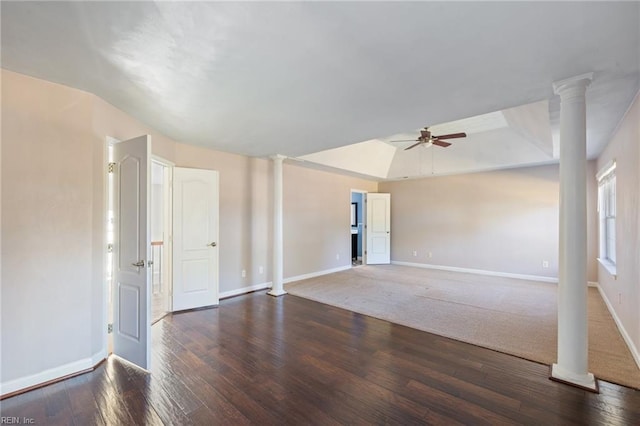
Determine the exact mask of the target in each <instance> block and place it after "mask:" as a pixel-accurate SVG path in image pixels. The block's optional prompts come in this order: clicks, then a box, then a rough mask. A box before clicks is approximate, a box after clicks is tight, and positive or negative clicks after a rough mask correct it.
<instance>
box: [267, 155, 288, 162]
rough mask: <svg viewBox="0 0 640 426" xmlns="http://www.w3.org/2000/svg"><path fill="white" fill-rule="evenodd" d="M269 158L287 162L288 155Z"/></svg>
mask: <svg viewBox="0 0 640 426" xmlns="http://www.w3.org/2000/svg"><path fill="white" fill-rule="evenodd" d="M269 158H271V159H272V160H280V161H282V160H286V159H287V158H288V157H287V156H286V155H282V154H275V155H272V156H270V157H269Z"/></svg>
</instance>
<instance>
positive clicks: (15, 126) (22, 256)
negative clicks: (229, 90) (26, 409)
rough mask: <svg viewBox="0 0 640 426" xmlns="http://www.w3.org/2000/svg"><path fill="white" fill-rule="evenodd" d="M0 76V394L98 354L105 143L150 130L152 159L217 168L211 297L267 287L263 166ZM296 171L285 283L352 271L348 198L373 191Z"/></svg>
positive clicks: (267, 167)
mask: <svg viewBox="0 0 640 426" xmlns="http://www.w3.org/2000/svg"><path fill="white" fill-rule="evenodd" d="M1 78H2V89H3V90H2V111H1V113H2V124H3V126H2V167H1V179H0V181H1V185H2V188H1V192H0V194H1V197H2V199H1V202H2V215H1V220H2V230H3V232H2V236H1V242H0V243H1V247H2V270H1V289H0V290H1V295H2V300H1V319H2V321H1V330H0V331H1V336H0V344H1V347H2V360H1V365H0V370H1V371H0V382H1V383H2V385H3V390H2V391H3V392H4V391H5V390H4V389H5V385H6V384H7V383H11V384H12V385H13V384H15V383H17V382H19V383H27V382H29V381H31V382H32V383H29V384H35V383H37V380H38V378H41V377H43V376H42V375H43V374H44V373H43V372H45V373H46V370H50V371H49V373H50V374H51V375H52V377H51V378H53V377H56V376H55V374H56V372H60V371H67V372H73V371H77V370H78V369H82V368H86V367H87V366H88V365H89V364H90V363H91V362H93V361H95V360H96V359H97V358H99V357H100V356H101V355H102V354H103V353H104V346H105V341H104V330H105V326H106V324H105V311H104V303H105V302H104V301H105V295H106V292H105V283H104V275H105V269H104V247H105V210H106V207H105V201H106V200H105V180H106V162H107V159H106V143H105V139H106V136H111V137H114V138H116V139H119V140H126V139H129V138H133V137H135V136H139V135H141V134H150V135H151V136H152V147H153V148H152V151H153V153H154V155H158V156H160V157H163V158H165V159H167V160H169V161H172V162H174V163H175V164H176V165H177V166H183V167H198V168H204V169H212V170H218V171H219V172H220V241H219V244H220V291H221V292H227V291H234V290H239V289H242V288H245V287H248V286H252V285H259V284H261V283H267V282H269V281H270V280H271V268H272V257H271V250H272V243H271V241H272V234H271V232H272V220H273V213H272V211H273V204H272V193H273V190H272V164H271V161H269V160H265V159H254V158H248V157H244V156H240V155H234V154H228V153H223V152H217V151H213V150H209V149H205V148H200V147H195V146H190V145H186V144H183V143H178V142H175V141H172V140H171V139H169V138H167V137H165V136H163V135H161V134H159V133H158V132H156V131H154V130H153V129H151V128H149V127H147V126H145V125H144V124H142V123H140V122H138V121H137V120H135V119H134V118H132V117H130V116H128V115H127V114H125V113H123V112H122V111H120V110H118V109H116V108H115V107H113V106H112V105H110V104H108V103H106V102H105V101H103V100H102V99H100V98H97V97H95V96H94V95H92V94H89V93H85V92H82V91H79V90H76V89H72V88H69V87H65V86H62V85H58V84H53V83H49V82H46V81H43V80H39V79H35V78H31V77H27V76H24V75H20V74H16V73H13V72H9V71H5V70H2V75H1ZM298 169H299V167H292V166H289V165H285V176H284V187H285V211H286V209H290V210H291V212H290V214H289V218H291V220H292V223H291V224H286V225H285V241H284V246H285V249H286V250H287V252H286V253H285V256H286V257H289V260H287V264H286V265H285V268H286V269H285V277H290V276H293V275H300V274H309V273H315V272H319V271H322V270H326V269H329V268H333V267H336V266H338V265H340V266H342V265H349V262H350V250H349V244H350V243H349V241H350V236H349V205H350V192H349V191H350V189H351V188H355V189H365V190H375V188H376V187H377V184H376V183H374V182H367V181H363V180H360V179H353V178H346V177H341V176H336V175H333V174H331V173H325V172H317V171H304V170H298ZM330 188H333V189H330ZM314 191H315V192H316V194H313V192H314ZM311 203H315V204H313V205H314V206H316V207H314V208H313V209H311V208H310V205H311ZM334 208H337V209H339V211H337V212H336V211H333V209H334ZM306 215H311V217H306ZM309 224H313V226H308V225H309ZM301 236H304V237H305V238H301ZM298 240H303V241H304V242H303V243H298ZM304 245H308V246H309V250H308V251H306V252H304V253H299V252H297V251H296V250H298V248H300V247H301V246H304ZM320 246H322V248H320ZM325 253H326V254H325ZM330 253H333V256H334V257H333V259H335V253H340V256H341V258H340V261H339V262H338V261H335V260H332V259H331V255H330ZM320 254H322V255H320ZM293 262H299V263H296V264H295V265H294V264H293ZM260 267H262V272H260ZM243 269H244V270H246V271H247V276H246V277H245V278H242V277H241V272H242V270H243ZM16 381H17V382H16Z"/></svg>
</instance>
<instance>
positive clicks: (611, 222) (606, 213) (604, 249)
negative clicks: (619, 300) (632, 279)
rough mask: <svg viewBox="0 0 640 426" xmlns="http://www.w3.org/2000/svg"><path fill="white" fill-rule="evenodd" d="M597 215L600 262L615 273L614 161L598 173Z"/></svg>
mask: <svg viewBox="0 0 640 426" xmlns="http://www.w3.org/2000/svg"><path fill="white" fill-rule="evenodd" d="M596 177H597V179H598V217H599V219H600V222H599V224H600V258H599V260H600V262H601V263H602V264H603V265H604V266H605V267H606V268H607V270H608V271H609V272H611V273H612V274H614V275H615V267H616V163H615V161H612V162H610V163H609V164H607V165H606V166H605V167H604V168H603V169H602V170H601V171H600V172H598V174H597V175H596Z"/></svg>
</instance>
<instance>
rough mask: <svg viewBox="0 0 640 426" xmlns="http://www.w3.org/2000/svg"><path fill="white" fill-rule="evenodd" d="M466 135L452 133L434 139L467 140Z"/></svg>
mask: <svg viewBox="0 0 640 426" xmlns="http://www.w3.org/2000/svg"><path fill="white" fill-rule="evenodd" d="M466 137H467V134H466V133H451V134H450V135H440V136H434V137H433V139H455V138H466Z"/></svg>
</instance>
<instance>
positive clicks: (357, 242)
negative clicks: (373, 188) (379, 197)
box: [351, 189, 366, 266]
mask: <svg viewBox="0 0 640 426" xmlns="http://www.w3.org/2000/svg"><path fill="white" fill-rule="evenodd" d="M365 194H366V191H360V190H356V189H352V190H351V265H352V266H361V265H363V264H365V263H366V262H365V255H366V250H365V249H364V244H363V242H364V233H365V229H366V228H365V226H364V218H365V217H366V212H365V208H366V204H365Z"/></svg>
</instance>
